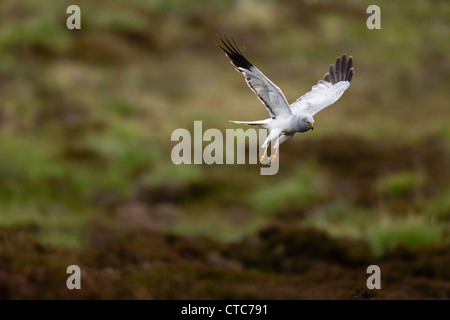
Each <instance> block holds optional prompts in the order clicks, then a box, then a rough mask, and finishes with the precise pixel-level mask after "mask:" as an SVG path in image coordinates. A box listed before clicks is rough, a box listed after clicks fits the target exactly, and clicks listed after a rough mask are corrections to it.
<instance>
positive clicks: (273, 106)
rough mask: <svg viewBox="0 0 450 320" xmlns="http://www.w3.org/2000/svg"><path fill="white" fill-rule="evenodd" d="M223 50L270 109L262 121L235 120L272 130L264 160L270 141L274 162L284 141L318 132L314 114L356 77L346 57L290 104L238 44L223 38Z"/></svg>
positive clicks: (332, 101)
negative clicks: (300, 134)
mask: <svg viewBox="0 0 450 320" xmlns="http://www.w3.org/2000/svg"><path fill="white" fill-rule="evenodd" d="M220 40H221V42H222V44H223V47H222V46H219V47H220V48H221V49H222V50H223V51H224V52H225V54H226V55H227V57H228V58H229V59H230V62H231V63H232V64H233V65H234V66H235V67H236V70H237V71H239V72H241V73H242V74H243V75H244V77H245V81H246V82H247V84H248V86H249V87H250V89H252V90H253V92H254V93H255V94H256V95H257V96H258V98H259V100H261V102H262V103H263V104H264V105H265V106H266V108H267V110H268V111H269V114H270V118H269V119H265V120H260V121H231V122H234V123H242V124H247V125H252V126H259V127H262V128H265V129H269V131H270V133H269V136H268V137H267V139H266V140H265V141H264V143H263V144H262V147H263V148H265V150H264V154H263V156H262V157H261V159H260V161H261V162H262V161H263V160H264V158H265V157H266V155H267V147H268V145H269V142H270V141H272V140H274V139H277V140H276V142H275V147H276V149H275V155H274V156H273V157H272V161H274V160H275V159H276V157H277V153H278V148H279V146H280V144H282V143H283V142H285V141H287V140H289V139H292V138H293V137H294V135H295V133H296V132H306V131H308V130H310V129H311V130H314V119H313V117H312V116H313V115H315V114H316V113H317V112H319V111H320V110H322V109H325V108H326V107H328V106H330V105H332V104H333V103H335V102H336V101H337V100H338V99H339V98H340V97H341V96H342V94H343V93H344V91H345V90H347V88H348V87H349V86H350V83H351V82H352V78H353V73H354V69H353V66H352V64H353V59H352V57H351V56H350V57H349V58H348V60H347V56H346V55H345V54H343V55H342V57H338V58H337V59H336V65H335V66H334V65H331V66H330V71H329V72H328V73H326V74H325V76H324V77H323V80H320V81H319V82H318V83H317V84H316V85H314V86H313V87H312V90H311V91H309V92H308V93H306V94H304V95H303V96H301V97H300V98H298V99H297V101H295V102H294V103H291V104H289V103H288V102H287V100H286V97H285V96H284V94H283V92H282V91H281V90H280V88H278V87H277V86H276V85H275V84H274V83H273V82H272V81H270V80H269V78H267V77H266V76H265V75H264V74H263V73H262V72H261V71H259V70H258V69H257V68H256V67H255V66H254V65H253V64H252V63H251V62H250V61H248V60H247V59H246V58H245V57H244V55H243V54H242V52H241V51H240V50H239V48H238V47H237V46H236V43H235V42H234V40H233V43H231V42H230V40H228V39H227V38H225V40H223V39H220Z"/></svg>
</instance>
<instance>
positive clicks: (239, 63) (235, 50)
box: [217, 35, 253, 70]
mask: <svg viewBox="0 0 450 320" xmlns="http://www.w3.org/2000/svg"><path fill="white" fill-rule="evenodd" d="M217 36H218V38H219V40H220V42H221V43H222V45H220V44H217V46H218V47H219V48H220V49H222V50H223V51H224V52H225V54H226V55H227V57H228V58H229V59H230V60H231V63H233V65H234V66H235V67H236V68H244V69H247V70H248V69H250V67H252V66H253V65H252V64H251V62H250V61H248V60H247V58H245V57H244V55H243V54H242V52H241V51H240V50H239V47H238V46H237V45H236V42H235V41H234V39H233V38H232V37H231V36H230V38H231V41H230V39H229V38H228V37H226V36H225V35H222V36H220V35H217Z"/></svg>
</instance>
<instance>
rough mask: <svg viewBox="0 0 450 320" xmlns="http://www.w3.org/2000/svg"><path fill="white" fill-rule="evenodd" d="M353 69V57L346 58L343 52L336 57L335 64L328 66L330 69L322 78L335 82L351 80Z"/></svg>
mask: <svg viewBox="0 0 450 320" xmlns="http://www.w3.org/2000/svg"><path fill="white" fill-rule="evenodd" d="M354 72H355V69H354V68H353V57H352V56H350V57H348V59H347V54H345V53H343V54H342V55H341V56H340V57H337V58H336V64H335V65H331V66H330V71H329V72H328V73H326V74H325V75H324V77H323V80H324V81H326V82H330V83H331V84H336V83H338V82H340V81H348V82H350V83H351V82H352V79H353V74H354Z"/></svg>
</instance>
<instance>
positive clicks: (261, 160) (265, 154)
mask: <svg viewBox="0 0 450 320" xmlns="http://www.w3.org/2000/svg"><path fill="white" fill-rule="evenodd" d="M268 147H269V145H267V146H266V149H264V154H263V155H262V157H261V159H259V162H260V163H262V162H263V160H264V158H265V157H266V156H267V148H268Z"/></svg>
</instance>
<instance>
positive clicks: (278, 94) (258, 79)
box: [219, 37, 292, 119]
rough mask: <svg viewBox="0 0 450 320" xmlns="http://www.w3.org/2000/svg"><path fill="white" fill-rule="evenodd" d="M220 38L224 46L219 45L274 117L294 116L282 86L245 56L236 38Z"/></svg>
mask: <svg viewBox="0 0 450 320" xmlns="http://www.w3.org/2000/svg"><path fill="white" fill-rule="evenodd" d="M219 39H220V41H221V42H222V44H223V47H222V46H219V47H220V48H221V49H222V50H223V51H224V52H225V54H226V55H227V57H228V58H229V59H230V62H231V63H232V64H233V65H234V66H235V67H236V70H237V71H239V72H241V73H242V74H243V75H244V77H245V81H246V82H247V85H248V86H249V87H250V89H252V90H253V92H254V93H255V94H256V95H257V96H258V99H259V100H261V102H262V103H263V104H264V105H265V106H266V108H267V110H268V111H269V113H270V116H271V117H272V118H273V119H275V118H277V117H285V116H292V111H291V108H289V103H288V102H287V100H286V97H285V96H284V94H283V92H282V91H281V90H280V88H278V87H277V86H276V85H275V84H274V83H273V82H272V81H270V80H269V78H267V77H266V76H265V75H264V74H263V73H262V72H261V71H259V70H258V69H257V68H256V67H255V66H254V65H253V64H252V63H251V62H250V61H248V60H247V59H246V58H245V57H244V55H243V54H242V52H241V51H240V50H239V48H238V47H237V46H236V43H235V42H234V40H233V43H231V42H230V40H228V39H227V38H225V39H222V38H220V37H219Z"/></svg>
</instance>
